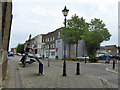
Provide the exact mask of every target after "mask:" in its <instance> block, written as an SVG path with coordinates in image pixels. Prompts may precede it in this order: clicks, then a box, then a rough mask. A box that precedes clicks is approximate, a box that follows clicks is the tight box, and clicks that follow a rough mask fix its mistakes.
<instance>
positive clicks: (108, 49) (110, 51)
mask: <svg viewBox="0 0 120 90" xmlns="http://www.w3.org/2000/svg"><path fill="white" fill-rule="evenodd" d="M98 51H99V52H102V53H103V54H104V55H118V47H117V46H116V45H107V46H102V47H100V49H99V50H98ZM99 55H100V54H99Z"/></svg>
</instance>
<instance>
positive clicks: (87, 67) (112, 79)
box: [14, 56, 118, 88]
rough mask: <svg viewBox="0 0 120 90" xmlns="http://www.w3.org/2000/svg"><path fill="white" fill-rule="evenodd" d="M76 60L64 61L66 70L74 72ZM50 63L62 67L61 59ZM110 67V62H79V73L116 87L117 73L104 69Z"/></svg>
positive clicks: (44, 61) (17, 57) (45, 61)
mask: <svg viewBox="0 0 120 90" xmlns="http://www.w3.org/2000/svg"><path fill="white" fill-rule="evenodd" d="M14 58H15V59H16V60H20V58H21V56H15V57H14ZM41 61H42V62H43V63H48V60H41ZM76 63H77V62H72V61H66V72H67V70H72V71H73V73H76V66H77V64H76ZM50 65H54V66H57V67H61V68H62V67H63V61H62V60H50ZM109 67H112V64H90V63H87V64H84V63H80V74H83V75H84V74H89V75H92V76H97V77H99V78H102V79H105V80H107V81H108V82H109V83H110V85H111V86H112V88H118V74H116V73H112V72H108V71H106V68H109Z"/></svg>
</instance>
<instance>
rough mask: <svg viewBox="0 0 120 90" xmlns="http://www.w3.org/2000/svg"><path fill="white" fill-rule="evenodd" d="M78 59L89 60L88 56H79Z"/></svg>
mask: <svg viewBox="0 0 120 90" xmlns="http://www.w3.org/2000/svg"><path fill="white" fill-rule="evenodd" d="M77 58H78V59H80V60H85V59H86V60H88V59H89V57H88V56H80V57H77Z"/></svg>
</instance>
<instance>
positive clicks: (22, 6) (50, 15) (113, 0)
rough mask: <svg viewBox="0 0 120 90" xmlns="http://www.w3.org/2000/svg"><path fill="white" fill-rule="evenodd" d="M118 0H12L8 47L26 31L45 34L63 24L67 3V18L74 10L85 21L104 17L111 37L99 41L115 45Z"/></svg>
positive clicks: (16, 42)
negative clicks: (63, 11)
mask: <svg viewBox="0 0 120 90" xmlns="http://www.w3.org/2000/svg"><path fill="white" fill-rule="evenodd" d="M118 1H119V0H12V2H13V11H12V14H13V20H12V28H11V38H10V48H14V47H16V46H17V45H18V43H24V42H25V41H26V40H27V39H28V37H29V34H31V35H32V37H34V36H36V35H38V34H46V33H48V32H51V31H54V30H56V29H58V28H60V27H63V26H64V24H63V22H64V16H63V14H62V10H63V9H64V6H65V5H66V6H67V9H69V13H68V16H67V19H70V18H71V16H72V15H74V14H77V15H78V16H79V17H83V18H84V19H85V20H86V22H90V20H91V19H94V18H99V19H101V20H103V22H104V23H105V24H106V27H107V28H108V30H109V32H110V34H111V35H112V37H111V39H110V41H107V42H103V43H102V44H101V45H118Z"/></svg>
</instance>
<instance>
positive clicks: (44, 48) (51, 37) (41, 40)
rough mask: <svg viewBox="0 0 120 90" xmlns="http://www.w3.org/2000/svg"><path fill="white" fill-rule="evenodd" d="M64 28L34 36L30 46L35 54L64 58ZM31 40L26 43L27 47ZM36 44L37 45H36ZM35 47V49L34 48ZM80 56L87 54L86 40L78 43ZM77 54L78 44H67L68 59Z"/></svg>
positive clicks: (51, 57) (50, 57)
mask: <svg viewBox="0 0 120 90" xmlns="http://www.w3.org/2000/svg"><path fill="white" fill-rule="evenodd" d="M62 31H63V30H62V28H59V29H56V30H55V31H52V32H49V33H47V34H41V35H37V36H35V37H33V38H32V39H31V40H30V47H31V48H32V49H33V52H34V54H39V55H40V56H42V57H45V58H49V59H64V40H63V39H62V38H61V34H62ZM28 43H29V41H28V40H27V41H26V42H25V44H24V46H25V47H24V48H26V46H27V44H28ZM34 46H36V47H34ZM34 49H35V50H34ZM77 54H78V56H87V55H88V52H87V48H86V47H85V42H84V41H83V40H80V41H79V43H78V50H77ZM75 56H76V45H75V44H74V45H69V44H66V59H69V58H73V57H75Z"/></svg>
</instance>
